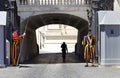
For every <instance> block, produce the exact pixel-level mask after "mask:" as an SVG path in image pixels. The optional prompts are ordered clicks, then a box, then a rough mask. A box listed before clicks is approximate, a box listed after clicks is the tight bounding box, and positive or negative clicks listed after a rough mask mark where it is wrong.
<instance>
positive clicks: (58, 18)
mask: <svg viewBox="0 0 120 78" xmlns="http://www.w3.org/2000/svg"><path fill="white" fill-rule="evenodd" d="M27 22H28V29H31V30H36V29H37V28H39V27H42V26H45V25H49V24H65V25H69V26H72V27H75V28H76V29H78V30H81V29H82V30H83V29H86V28H88V21H87V20H85V19H83V18H81V17H78V16H75V15H71V14H65V13H46V14H39V15H34V16H30V17H28V18H26V19H25V20H24V21H22V29H23V30H24V28H25V26H26V23H27Z"/></svg>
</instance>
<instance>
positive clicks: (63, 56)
mask: <svg viewBox="0 0 120 78" xmlns="http://www.w3.org/2000/svg"><path fill="white" fill-rule="evenodd" d="M61 48H62V58H63V62H65V59H66V51H67V53H68V48H67V44H66V43H65V42H63V43H62V44H61Z"/></svg>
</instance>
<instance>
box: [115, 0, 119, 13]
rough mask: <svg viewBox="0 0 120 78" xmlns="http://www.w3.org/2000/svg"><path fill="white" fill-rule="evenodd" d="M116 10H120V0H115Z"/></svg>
mask: <svg viewBox="0 0 120 78" xmlns="http://www.w3.org/2000/svg"><path fill="white" fill-rule="evenodd" d="M114 11H119V12H120V0H114Z"/></svg>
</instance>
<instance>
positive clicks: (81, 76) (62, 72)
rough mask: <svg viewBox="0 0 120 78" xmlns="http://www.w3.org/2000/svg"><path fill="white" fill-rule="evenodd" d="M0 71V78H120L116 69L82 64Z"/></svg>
mask: <svg viewBox="0 0 120 78" xmlns="http://www.w3.org/2000/svg"><path fill="white" fill-rule="evenodd" d="M20 66H21V67H20V68H19V67H11V66H10V67H7V68H1V69H0V78H120V68H117V67H101V66H99V67H91V66H89V67H84V63H60V64H21V65H20Z"/></svg>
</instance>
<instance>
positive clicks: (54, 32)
mask: <svg viewBox="0 0 120 78" xmlns="http://www.w3.org/2000/svg"><path fill="white" fill-rule="evenodd" d="M77 32H78V30H77V29H76V28H73V27H71V26H68V25H63V24H50V25H47V26H43V27H40V28H38V29H36V35H37V36H36V37H37V44H38V45H39V53H40V54H41V53H61V44H62V43H63V42H66V43H67V47H68V50H69V53H71V52H74V51H75V50H74V47H75V44H76V42H77Z"/></svg>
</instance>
